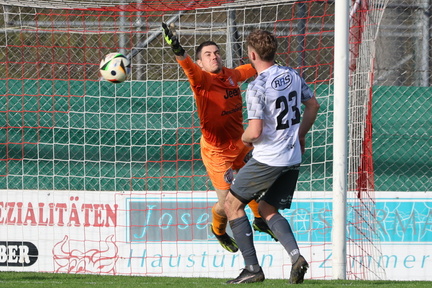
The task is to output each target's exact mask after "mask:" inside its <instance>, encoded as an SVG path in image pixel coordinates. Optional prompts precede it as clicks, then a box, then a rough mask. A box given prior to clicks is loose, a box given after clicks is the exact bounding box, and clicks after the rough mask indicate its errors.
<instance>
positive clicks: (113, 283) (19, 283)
mask: <svg viewBox="0 0 432 288" xmlns="http://www.w3.org/2000/svg"><path fill="white" fill-rule="evenodd" d="M227 280H229V279H220V278H180V277H142V276H105V275H87V274H53V273H34V272H0V287H8V288H27V287H29V288H30V287H31V288H35V287H72V288H73V287H77V288H78V287H79V288H83V287H91V288H92V287H105V288H107V287H118V288H127V287H158V288H159V287H170V288H192V287H200V288H201V287H204V288H212V287H222V286H224V287H227V286H231V285H228V284H225V282H226V281H227ZM240 285H245V287H254V288H258V287H287V286H291V285H290V284H288V282H287V280H280V279H267V280H265V281H264V282H262V283H254V284H240ZM300 287H302V288H309V287H314V288H333V287H358V288H363V287H374V288H384V287H391V288H431V287H432V281H363V280H305V282H304V283H303V284H301V286H300Z"/></svg>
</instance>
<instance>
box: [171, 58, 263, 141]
mask: <svg viewBox="0 0 432 288" xmlns="http://www.w3.org/2000/svg"><path fill="white" fill-rule="evenodd" d="M177 61H178V63H179V64H180V66H181V67H182V68H183V70H184V72H185V73H186V76H187V77H188V79H189V83H190V85H191V88H192V90H193V92H194V97H195V100H196V105H197V109H198V117H199V119H200V125H201V131H202V135H203V137H204V139H205V140H206V141H207V142H208V143H209V144H211V145H214V146H224V144H227V143H232V142H233V140H234V141H235V140H238V139H240V138H241V136H242V134H243V130H244V129H243V113H242V110H243V109H242V108H243V101H242V97H241V91H240V88H239V85H238V82H241V81H245V80H246V79H248V78H250V77H252V76H254V75H255V74H256V70H255V69H254V68H253V67H252V65H250V64H245V65H241V66H239V67H237V68H235V69H229V68H226V67H223V68H222V71H221V72H220V73H218V74H214V73H209V72H206V71H204V70H202V69H201V67H199V66H198V64H196V63H194V62H193V61H192V59H191V58H190V57H189V56H186V58H185V59H184V60H177Z"/></svg>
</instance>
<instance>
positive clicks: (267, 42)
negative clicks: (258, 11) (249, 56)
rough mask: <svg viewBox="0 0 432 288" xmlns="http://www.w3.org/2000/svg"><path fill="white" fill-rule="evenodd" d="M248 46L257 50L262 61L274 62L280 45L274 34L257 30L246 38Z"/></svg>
mask: <svg viewBox="0 0 432 288" xmlns="http://www.w3.org/2000/svg"><path fill="white" fill-rule="evenodd" d="M246 44H247V45H248V47H249V46H250V47H252V48H253V49H255V51H256V52H257V54H258V55H259V57H260V58H261V59H262V60H264V61H273V60H274V59H275V55H276V50H277V47H278V44H277V39H276V37H275V36H274V35H273V33H271V32H269V31H266V30H261V29H258V30H255V31H253V32H251V33H250V34H249V35H248V37H247V38H246Z"/></svg>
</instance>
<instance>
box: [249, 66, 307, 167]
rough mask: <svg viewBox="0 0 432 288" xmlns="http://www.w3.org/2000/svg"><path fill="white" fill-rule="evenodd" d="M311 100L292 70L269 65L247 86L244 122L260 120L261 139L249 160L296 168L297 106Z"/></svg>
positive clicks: (299, 155)
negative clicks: (246, 113)
mask: <svg viewBox="0 0 432 288" xmlns="http://www.w3.org/2000/svg"><path fill="white" fill-rule="evenodd" d="M312 97H313V92H312V90H311V89H310V88H309V86H308V85H307V84H306V82H305V81H304V79H303V78H302V77H300V75H299V74H298V73H297V72H296V71H295V70H294V69H292V68H290V67H286V66H279V65H276V64H275V65H273V66H271V67H269V68H268V69H266V70H264V71H262V72H261V73H260V74H259V75H258V76H257V78H256V79H255V80H254V81H252V82H251V83H249V85H248V89H247V92H246V103H247V112H248V119H249V120H251V119H262V120H263V122H264V126H263V131H262V133H261V136H260V137H259V138H258V139H257V141H255V142H254V143H253V145H254V150H253V152H252V153H253V157H254V158H255V159H256V160H257V161H259V162H261V163H264V164H267V165H270V166H291V165H296V164H300V162H301V149H300V142H299V138H298V131H299V127H300V115H301V102H302V101H306V100H308V99H310V98H312Z"/></svg>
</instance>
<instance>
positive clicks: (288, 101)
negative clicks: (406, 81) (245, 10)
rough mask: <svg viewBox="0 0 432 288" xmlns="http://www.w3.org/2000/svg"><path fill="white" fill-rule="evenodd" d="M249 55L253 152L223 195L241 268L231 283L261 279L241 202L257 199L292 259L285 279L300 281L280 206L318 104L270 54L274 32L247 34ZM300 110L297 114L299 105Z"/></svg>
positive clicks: (300, 268) (299, 261)
mask: <svg viewBox="0 0 432 288" xmlns="http://www.w3.org/2000/svg"><path fill="white" fill-rule="evenodd" d="M246 44H247V47H248V57H249V59H250V61H251V63H252V65H253V66H254V67H255V69H256V70H257V72H258V76H257V78H256V79H255V80H254V81H253V82H251V83H249V86H248V89H247V92H246V103H247V111H248V127H247V128H246V130H245V131H244V133H243V135H242V140H243V142H244V143H245V144H246V145H248V146H253V147H254V149H253V157H252V159H251V160H249V162H248V163H247V164H246V165H245V166H244V167H243V168H242V169H241V170H240V172H239V173H238V174H237V176H236V178H235V180H234V182H233V184H232V185H231V188H230V193H228V196H227V198H226V201H225V212H226V214H227V216H228V220H229V224H230V226H231V230H232V231H233V234H234V238H235V240H236V242H237V245H238V247H239V249H240V251H241V253H242V256H243V259H244V262H245V269H243V271H242V272H241V273H240V275H239V276H238V277H237V278H235V279H232V280H230V281H228V282H227V283H229V284H237V283H253V282H261V281H264V279H265V276H264V273H263V271H262V269H261V267H260V265H259V263H258V258H257V255H256V251H255V247H254V244H253V233H252V228H251V226H250V223H249V221H248V218H247V217H246V214H245V211H244V208H245V206H246V205H247V203H249V201H251V200H257V202H258V205H259V206H258V207H259V212H260V214H261V216H262V217H263V219H265V221H266V222H267V224H268V226H269V227H270V229H271V230H272V231H273V233H274V234H275V236H276V237H277V238H278V239H279V241H280V243H281V244H282V246H283V247H284V248H285V250H286V251H287V253H288V256H289V257H290V259H291V263H292V264H293V265H292V268H291V275H290V279H289V282H290V283H292V284H298V283H302V282H303V280H304V275H305V273H306V271H307V269H308V267H309V265H308V263H307V261H306V260H305V258H304V257H303V256H302V255H301V254H300V251H299V247H298V245H297V241H296V239H295V237H294V234H293V232H292V230H291V226H290V224H289V223H288V221H287V220H286V219H285V218H284V217H283V216H282V215H281V214H280V213H279V212H278V210H279V209H289V208H290V207H291V201H292V197H293V194H294V189H295V187H296V184H297V178H298V174H299V167H300V163H301V158H302V154H303V153H304V150H305V136H306V134H307V132H308V131H309V130H310V128H311V127H312V125H313V123H314V122H315V119H316V116H317V113H318V110H319V106H320V105H319V104H318V102H317V100H316V98H315V96H314V95H313V92H312V90H311V89H310V88H309V87H308V85H307V84H306V83H305V81H304V79H303V78H301V77H300V76H299V74H298V73H297V72H296V71H295V70H294V69H292V68H289V67H285V66H279V65H277V64H276V63H275V61H274V58H275V54H276V50H277V40H276V38H275V36H274V35H273V34H272V33H270V32H268V31H264V30H256V31H254V32H252V33H251V34H249V36H248V38H247V41H246ZM302 104H303V105H304V107H305V108H304V112H303V115H302V117H301V105H302Z"/></svg>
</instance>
